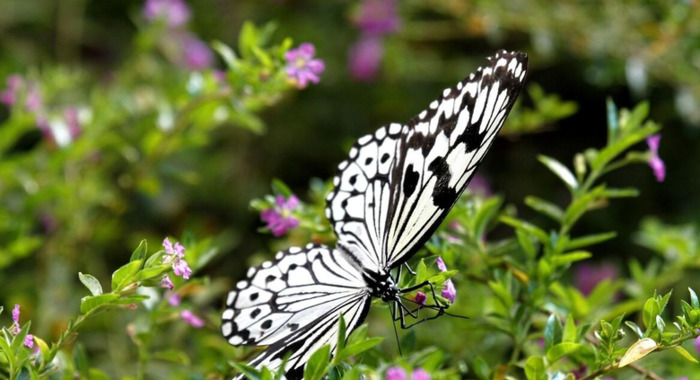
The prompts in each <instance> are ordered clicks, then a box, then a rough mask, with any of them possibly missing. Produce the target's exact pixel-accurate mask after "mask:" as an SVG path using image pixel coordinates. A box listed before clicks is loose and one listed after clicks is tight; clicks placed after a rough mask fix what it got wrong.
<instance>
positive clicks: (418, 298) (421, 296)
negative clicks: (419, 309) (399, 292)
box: [414, 292, 428, 305]
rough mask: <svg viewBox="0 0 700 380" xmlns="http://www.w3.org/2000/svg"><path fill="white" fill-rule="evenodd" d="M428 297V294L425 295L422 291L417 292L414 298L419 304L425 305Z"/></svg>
mask: <svg viewBox="0 0 700 380" xmlns="http://www.w3.org/2000/svg"><path fill="white" fill-rule="evenodd" d="M427 299H428V296H426V295H425V293H422V292H417V293H416V298H415V299H414V300H415V301H416V303H418V304H419V305H425V300H427Z"/></svg>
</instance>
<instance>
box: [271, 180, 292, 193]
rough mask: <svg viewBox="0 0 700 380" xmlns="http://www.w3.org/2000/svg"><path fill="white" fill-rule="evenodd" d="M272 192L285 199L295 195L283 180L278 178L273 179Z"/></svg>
mask: <svg viewBox="0 0 700 380" xmlns="http://www.w3.org/2000/svg"><path fill="white" fill-rule="evenodd" d="M272 191H273V192H274V193H275V194H279V195H282V196H284V197H285V198H289V197H290V196H291V195H292V194H293V192H292V189H290V188H289V186H287V184H285V183H284V182H282V180H280V179H277V178H273V179H272Z"/></svg>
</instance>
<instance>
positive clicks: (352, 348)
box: [338, 337, 384, 362]
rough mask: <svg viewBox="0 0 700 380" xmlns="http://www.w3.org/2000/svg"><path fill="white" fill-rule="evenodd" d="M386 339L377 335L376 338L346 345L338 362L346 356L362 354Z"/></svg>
mask: <svg viewBox="0 0 700 380" xmlns="http://www.w3.org/2000/svg"><path fill="white" fill-rule="evenodd" d="M382 341H384V338H380V337H376V338H368V339H365V340H363V341H361V342H357V343H355V344H352V345H349V346H347V347H345V348H344V349H343V350H342V351H340V353H339V354H338V358H339V359H338V362H340V361H341V360H344V359H346V358H349V357H350V356H354V355H358V354H361V353H363V352H365V351H367V350H369V349H370V348H372V347H374V346H376V345H378V344H379V343H381V342H382Z"/></svg>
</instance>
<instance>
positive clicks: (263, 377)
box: [260, 367, 272, 380]
mask: <svg viewBox="0 0 700 380" xmlns="http://www.w3.org/2000/svg"><path fill="white" fill-rule="evenodd" d="M260 380H272V372H270V370H269V369H267V367H262V370H261V371H260Z"/></svg>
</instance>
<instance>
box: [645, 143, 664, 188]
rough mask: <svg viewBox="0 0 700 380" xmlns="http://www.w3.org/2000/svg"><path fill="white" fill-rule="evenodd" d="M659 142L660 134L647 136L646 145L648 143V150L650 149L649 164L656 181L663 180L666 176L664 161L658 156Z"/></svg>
mask: <svg viewBox="0 0 700 380" xmlns="http://www.w3.org/2000/svg"><path fill="white" fill-rule="evenodd" d="M660 142H661V135H660V134H656V135H653V136H649V137H647V145H649V150H650V151H651V157H649V161H648V162H649V166H650V167H651V170H652V171H653V172H654V176H655V177H656V180H657V181H658V182H663V181H664V178H666V165H665V164H664V161H663V160H662V159H661V157H659V143H660Z"/></svg>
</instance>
